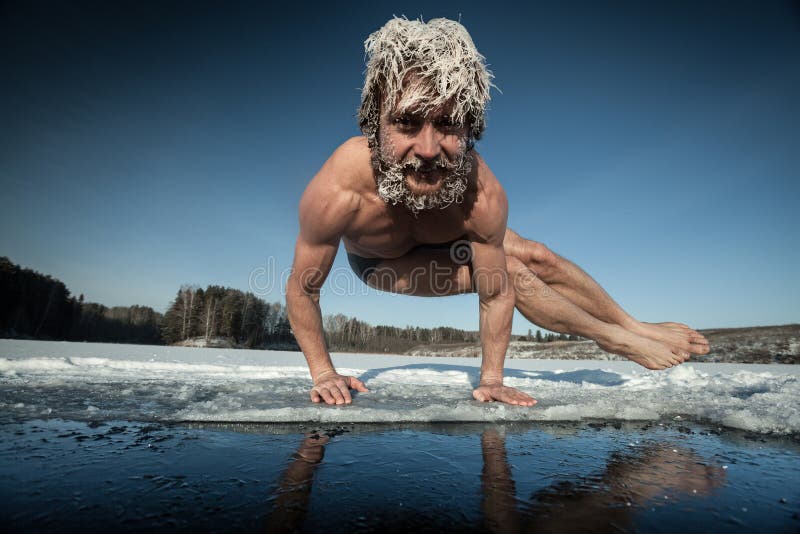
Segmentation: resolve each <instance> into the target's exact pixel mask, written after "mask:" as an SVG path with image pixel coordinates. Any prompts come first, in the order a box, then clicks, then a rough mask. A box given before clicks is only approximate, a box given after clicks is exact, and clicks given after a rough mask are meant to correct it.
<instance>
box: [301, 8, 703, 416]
mask: <svg viewBox="0 0 800 534" xmlns="http://www.w3.org/2000/svg"><path fill="white" fill-rule="evenodd" d="M365 47H366V52H367V56H368V65H367V73H366V80H365V84H364V89H363V93H362V99H361V108H360V110H359V123H360V127H361V131H362V133H363V134H364V136H362V137H355V138H352V139H350V140H348V141H346V142H345V143H344V144H342V145H341V146H340V147H339V148H338V149H337V150H336V151H335V152H334V153H333V155H332V156H331V157H330V159H328V161H327V162H325V164H324V165H323V167H322V169H321V170H320V171H319V172H318V173H317V175H316V176H315V177H314V178H313V180H312V181H311V183H309V185H308V187H307V189H306V191H305V193H304V194H303V198H302V200H301V201H300V234H299V236H298V238H297V244H296V247H295V256H294V264H293V266H292V274H291V276H290V278H289V280H288V284H287V295H286V303H287V307H288V311H289V321H290V323H291V326H292V329H293V331H294V335H295V337H296V338H297V341H298V343H299V344H300V348H301V349H302V351H303V353H304V354H305V357H306V360H307V362H308V366H309V370H310V372H311V378H312V380H313V383H314V386H313V388H312V389H311V392H310V395H311V400H312V401H314V402H321V401H323V402H325V403H327V404H349V403H350V402H351V399H352V397H351V393H350V389H354V390H356V391H362V392H363V391H367V388H366V387H365V386H364V384H363V383H362V382H361V381H360V380H358V379H357V378H355V377H352V376H343V375H340V374H338V373H337V372H336V370H335V368H334V366H333V363H332V362H331V358H330V354H329V353H328V350H327V347H326V345H325V338H324V334H323V329H322V314H321V310H320V304H319V292H320V288H321V287H322V284H323V282H324V281H325V278H326V277H327V275H328V272H329V271H330V268H331V265H332V263H333V260H334V257H335V256H336V252H337V249H338V248H339V243H340V241H343V242H344V246H345V250H346V251H347V255H348V259H349V260H350V265H351V266H352V267H353V269H354V271H355V272H356V274H358V275H359V276H360V277H361V279H362V280H363V281H364V282H365V283H367V284H369V285H370V286H372V287H374V288H376V289H380V290H382V291H391V292H395V293H401V294H406V295H417V296H443V295H454V294H459V293H470V292H475V293H477V294H478V297H479V316H480V337H481V346H482V351H483V358H482V362H481V371H480V383H479V385H478V387H477V388H476V389H475V390H474V391H473V397H474V398H475V399H476V400H479V401H501V402H506V403H509V404H516V405H524V406H532V405H533V404H534V403H535V402H536V401H535V400H534V399H533V398H532V397H531V396H529V395H527V394H525V393H523V392H521V391H518V390H516V389H514V388H511V387H508V386H504V385H503V361H504V359H505V354H506V349H507V348H508V343H509V339H510V336H511V320H512V316H513V311H514V307H515V306H516V308H517V309H518V310H519V311H520V312H521V313H522V314H523V315H524V316H525V317H526V318H527V319H529V320H530V321H531V322H533V323H535V324H537V325H540V326H542V327H544V328H546V329H549V330H553V331H556V332H564V333H569V334H575V335H579V336H583V337H586V338H589V339H592V340H594V341H595V342H597V344H598V345H599V346H600V347H601V348H603V349H604V350H606V351H608V352H612V353H614V354H621V355H625V356H627V357H628V358H630V359H631V360H633V361H635V362H636V363H638V364H640V365H643V366H644V367H646V368H648V369H666V368H668V367H672V366H673V365H678V364H680V363H682V362H684V361H686V360H687V359H688V358H689V357H690V354H692V353H694V354H706V353H707V352H708V350H709V349H708V342H707V341H706V339H705V338H704V337H703V336H702V335H700V334H699V333H697V332H696V331H694V330H692V329H690V328H689V327H688V326H686V325H683V324H679V323H661V324H650V323H642V322H639V321H637V320H636V319H634V318H633V317H632V316H630V315H629V314H627V313H626V312H625V311H624V310H622V308H620V307H619V306H618V305H617V304H616V303H615V302H614V301H613V300H612V299H611V297H610V296H609V295H608V294H607V293H606V292H605V291H604V290H603V289H602V288H601V287H600V286H599V285H598V284H597V283H596V282H595V281H594V280H593V279H592V278H591V277H590V276H589V275H587V274H586V273H585V272H583V271H582V270H581V269H580V268H579V267H578V266H576V265H575V264H574V263H571V262H570V261H568V260H566V259H564V258H562V257H560V256H558V255H557V254H555V253H553V252H552V251H550V250H549V249H548V248H547V247H545V246H544V245H542V244H541V243H537V242H534V241H529V240H527V239H524V238H522V237H520V236H519V235H518V234H516V233H515V232H513V231H512V230H510V229H508V228H506V219H507V215H508V201H507V198H506V195H505V192H504V191H503V187H502V186H501V185H500V183H499V182H498V180H497V178H495V176H494V174H492V171H491V170H490V169H489V167H488V165H487V164H486V162H485V161H484V159H483V158H482V157H481V156H480V154H478V152H477V151H476V150H475V149H474V148H473V143H474V141H475V140H477V139H479V138H480V136H481V134H482V133H483V130H484V128H485V121H484V110H485V107H486V104H487V102H488V101H489V88H490V86H491V83H490V79H491V73H490V72H489V71H488V69H487V68H486V66H485V63H484V58H483V56H481V55H480V54H479V53H478V51H477V50H476V49H475V45H474V44H473V42H472V39H471V38H470V36H469V34H468V33H467V31H466V29H465V28H464V27H463V26H462V25H461V24H459V23H457V22H454V21H451V20H446V19H434V20H431V21H430V22H428V23H424V22H422V21H417V20H412V21H410V20H406V19H399V18H394V19H392V20H390V21H389V22H387V23H386V25H385V26H384V27H383V28H381V29H380V30H378V31H377V32H375V33H373V34H372V35H370V36H369V38H368V39H367V41H366V42H365Z"/></svg>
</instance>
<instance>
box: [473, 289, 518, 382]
mask: <svg viewBox="0 0 800 534" xmlns="http://www.w3.org/2000/svg"><path fill="white" fill-rule="evenodd" d="M513 317H514V294H513V293H512V292H511V291H509V290H506V291H503V292H501V293H498V294H496V295H491V296H486V297H481V299H480V334H481V348H482V351H483V360H482V362H481V385H488V384H497V383H502V382H503V362H504V361H505V357H506V351H507V350H508V343H509V340H510V339H511V322H512V320H513Z"/></svg>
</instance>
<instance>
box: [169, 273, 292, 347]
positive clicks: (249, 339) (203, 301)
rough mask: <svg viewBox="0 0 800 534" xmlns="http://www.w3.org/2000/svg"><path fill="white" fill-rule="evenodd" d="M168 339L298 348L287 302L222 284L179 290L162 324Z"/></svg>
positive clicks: (170, 340) (177, 341) (242, 345)
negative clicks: (222, 341) (262, 296)
mask: <svg viewBox="0 0 800 534" xmlns="http://www.w3.org/2000/svg"><path fill="white" fill-rule="evenodd" d="M161 336H162V339H163V340H164V343H167V344H173V343H181V342H184V341H188V340H202V341H205V342H206V343H208V342H210V341H212V340H213V339H217V338H223V339H225V340H227V341H228V342H230V343H232V344H233V345H235V346H240V347H246V348H267V347H276V348H284V349H292V348H294V349H297V348H298V347H297V343H296V342H295V339H294V336H293V335H292V331H291V328H290V327H289V319H288V317H287V313H286V306H284V305H283V304H280V303H277V302H275V303H268V302H265V301H263V300H261V299H260V298H258V297H256V296H255V295H254V294H252V293H249V292H248V293H245V292H244V291H240V290H238V289H232V288H230V287H222V286H214V285H212V286H208V287H206V288H205V289H203V288H200V287H195V286H183V287H181V288H180V289H179V290H178V294H177V295H176V297H175V300H173V301H172V304H171V305H170V307H169V309H168V310H167V312H166V313H165V314H164V320H163V322H162V325H161Z"/></svg>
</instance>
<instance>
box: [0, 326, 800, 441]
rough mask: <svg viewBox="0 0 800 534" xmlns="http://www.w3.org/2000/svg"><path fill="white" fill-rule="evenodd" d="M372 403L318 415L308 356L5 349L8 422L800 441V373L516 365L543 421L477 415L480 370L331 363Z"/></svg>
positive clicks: (339, 358)
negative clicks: (319, 425)
mask: <svg viewBox="0 0 800 534" xmlns="http://www.w3.org/2000/svg"><path fill="white" fill-rule="evenodd" d="M333 359H334V363H335V365H336V366H337V368H338V369H339V371H340V372H342V373H348V374H353V375H355V376H359V377H360V378H361V379H362V380H363V381H364V382H365V383H366V384H367V387H368V388H369V389H370V390H371V391H370V392H369V393H361V394H357V395H355V398H354V402H353V404H352V405H349V406H325V405H315V404H313V403H311V402H310V401H309V400H308V389H309V388H310V386H311V381H310V377H309V374H308V370H307V368H306V366H305V361H304V359H303V356H302V354H301V353H296V352H280V351H247V350H227V349H199V348H185V347H163V346H145V345H114V344H101V343H68V342H42V341H17V340H0V409H2V411H3V412H4V413H6V414H9V415H10V416H12V417H15V418H37V417H43V416H44V417H61V418H64V419H75V420H98V419H128V420H159V421H219V422H234V421H237V422H300V421H319V422H360V423H389V422H391V423H395V422H442V421H498V420H510V421H573V420H581V419H587V418H593V419H595V418H596V419H606V420H658V419H662V418H669V419H671V420H672V419H676V420H680V419H690V420H697V421H707V422H710V423H712V424H716V425H721V426H727V427H734V428H740V429H744V430H750V431H755V432H762V433H778V434H794V433H800V402H798V401H800V381H799V380H798V378H799V377H800V368H798V366H788V365H750V364H695V363H686V364H683V365H681V366H679V367H675V368H672V369H669V370H667V371H648V370H647V369H644V368H643V367H640V366H638V365H636V364H633V363H631V362H612V361H575V360H570V361H558V360H513V359H511V360H507V361H506V373H505V375H506V384H507V385H510V386H514V387H517V388H519V389H521V390H523V391H525V392H527V393H529V394H531V395H532V396H534V397H535V398H536V399H537V400H538V401H539V403H538V404H537V405H536V406H534V407H532V408H523V407H515V406H508V405H503V404H499V403H488V404H485V403H479V402H476V401H474V400H472V396H471V392H472V389H473V387H474V386H475V384H476V383H477V381H478V371H479V365H480V361H479V360H478V359H474V358H422V357H405V356H387V355H364V354H359V355H347V354H335V355H333Z"/></svg>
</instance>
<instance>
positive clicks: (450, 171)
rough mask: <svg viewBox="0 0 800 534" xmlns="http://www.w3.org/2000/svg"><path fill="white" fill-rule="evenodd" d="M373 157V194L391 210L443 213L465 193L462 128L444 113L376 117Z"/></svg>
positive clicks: (398, 113) (468, 165)
mask: <svg viewBox="0 0 800 534" xmlns="http://www.w3.org/2000/svg"><path fill="white" fill-rule="evenodd" d="M376 156H377V160H378V163H379V168H378V169H377V170H378V173H379V176H378V193H379V195H380V196H381V197H382V198H383V199H384V200H385V201H386V202H389V203H391V204H398V203H401V204H405V205H406V206H407V207H408V208H409V209H411V210H412V211H414V212H417V211H419V210H421V209H427V208H444V207H446V206H447V205H449V204H451V203H453V202H457V201H460V198H461V196H462V195H463V193H464V191H465V190H466V180H467V175H468V174H469V171H470V169H471V162H472V159H471V157H470V156H469V155H468V154H467V128H466V127H465V126H463V125H456V124H453V123H452V121H451V120H450V117H449V115H448V113H447V109H446V108H445V109H439V110H433V111H431V112H428V113H426V114H422V113H416V112H413V111H397V110H393V111H389V112H385V113H382V114H381V119H380V127H379V144H378V154H376Z"/></svg>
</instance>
